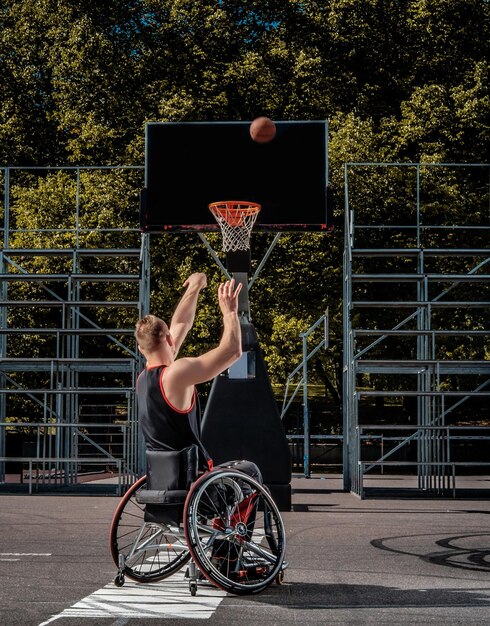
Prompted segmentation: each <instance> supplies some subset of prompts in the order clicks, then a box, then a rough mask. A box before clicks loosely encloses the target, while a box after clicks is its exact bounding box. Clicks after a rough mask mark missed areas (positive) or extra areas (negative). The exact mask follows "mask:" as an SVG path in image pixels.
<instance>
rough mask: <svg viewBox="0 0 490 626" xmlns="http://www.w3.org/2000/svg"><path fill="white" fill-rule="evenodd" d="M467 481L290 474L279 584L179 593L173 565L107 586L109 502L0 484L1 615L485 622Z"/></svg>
mask: <svg viewBox="0 0 490 626" xmlns="http://www.w3.org/2000/svg"><path fill="white" fill-rule="evenodd" d="M468 480H471V479H468ZM409 483H410V479H408V478H402V477H378V478H377V479H375V480H374V481H371V484H372V485H374V486H379V487H383V486H385V487H386V486H390V487H394V486H395V487H396V486H399V487H404V486H409ZM475 484H476V485H477V487H478V488H479V489H480V491H479V495H478V496H472V497H464V498H461V499H460V498H458V499H453V498H427V497H425V498H421V497H401V496H400V497H396V492H385V494H386V495H385V496H383V497H380V496H377V497H371V498H367V499H364V500H361V499H359V498H358V497H356V496H354V495H352V494H350V493H346V492H344V491H343V490H342V482H341V478H340V477H339V476H328V475H327V476H325V477H321V478H320V477H318V478H315V477H313V478H311V479H306V478H304V477H301V476H295V477H294V478H293V483H292V486H293V510H292V511H291V512H289V511H288V512H283V519H284V523H285V527H286V532H287V546H288V547H287V559H288V562H289V569H288V570H287V571H286V577H285V583H284V584H283V585H276V584H274V585H273V586H271V587H269V588H268V589H266V590H265V591H264V592H262V593H261V594H258V595H255V596H245V597H237V596H231V595H227V594H225V593H223V592H221V591H219V590H215V589H214V587H213V588H210V586H209V585H207V586H206V585H203V586H202V588H200V589H199V591H198V595H197V596H196V598H191V596H190V594H189V593H188V590H187V588H186V585H185V581H184V580H183V576H182V575H181V573H178V574H175V575H174V576H173V577H172V579H175V580H172V579H169V580H168V581H166V582H165V581H164V583H163V584H160V583H153V584H150V585H141V584H136V583H126V585H125V586H124V587H122V588H120V589H118V588H116V587H115V586H114V585H113V582H112V581H113V580H114V576H115V573H116V567H115V565H114V563H113V562H112V559H111V556H110V552H109V541H108V537H109V527H110V522H111V518H112V514H113V512H114V509H115V507H116V504H117V502H118V500H119V498H117V497H114V496H80V495H76V496H75V495H73V496H67V495H32V496H27V495H9V494H3V495H1V496H0V529H1V532H0V624H2V625H3V626H17V625H18V626H40V625H41V624H48V623H49V624H54V625H55V626H77V625H81V624H83V625H84V626H95V625H98V624H101V625H104V626H126V625H127V626H136V625H137V626H143V624H145V625H146V624H149V626H158V624H165V626H168V625H169V624H172V625H173V624H176V625H177V626H180V625H194V626H199V624H213V625H214V624H219V625H225V624H226V625H230V624H231V625H235V624H240V625H241V624H243V625H245V624H247V625H251V624H260V625H273V624H285V625H286V624H287V625H291V624H305V625H309V624H325V625H328V624H362V625H364V624H406V625H413V624H445V625H446V624H461V625H469V624H478V625H487V624H490V479H488V478H486V477H480V478H478V479H476V481H475ZM400 493H403V491H402V490H400ZM468 493H470V494H471V493H473V492H468ZM475 493H476V492H475Z"/></svg>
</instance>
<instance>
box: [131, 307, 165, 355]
mask: <svg viewBox="0 0 490 626" xmlns="http://www.w3.org/2000/svg"><path fill="white" fill-rule="evenodd" d="M168 332H169V330H168V326H167V324H165V322H164V321H163V320H161V319H160V318H159V317H156V315H145V317H142V318H141V319H140V320H138V322H137V323H136V330H135V331H134V336H135V337H136V341H137V342H138V345H139V346H140V348H141V349H142V350H143V351H144V352H155V350H157V349H158V346H159V345H160V344H161V343H162V341H163V339H164V338H165V337H166V336H167V335H168Z"/></svg>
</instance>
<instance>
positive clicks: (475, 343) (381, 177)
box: [343, 163, 490, 497]
mask: <svg viewBox="0 0 490 626" xmlns="http://www.w3.org/2000/svg"><path fill="white" fill-rule="evenodd" d="M489 231H490V221H489V167H488V165H480V164H464V165H463V164H461V165H460V164H412V163H386V164H383V163H349V164H346V166H345V252H344V380H343V384H344V405H343V408H344V486H345V489H346V490H350V491H352V492H353V493H355V494H357V495H359V496H361V497H364V496H366V495H369V489H367V487H366V484H367V483H366V477H367V478H369V476H367V475H368V474H373V473H378V474H379V473H382V472H383V471H385V472H386V471H391V472H402V473H403V472H405V473H412V474H414V475H416V478H417V489H418V490H423V491H425V492H427V493H430V494H434V495H447V494H450V495H453V496H456V495H457V490H456V479H457V476H458V475H459V474H460V473H464V472H468V470H470V471H473V472H475V473H482V471H485V470H486V469H487V467H488V465H489V463H488V460H487V459H488V453H486V452H484V448H483V446H482V448H481V450H480V451H479V452H478V448H477V445H476V444H477V443H478V442H480V441H482V440H483V441H484V440H488V439H490V426H488V424H489V423H490V419H489V418H490V415H489V414H488V396H489V395H490V384H489V383H490V361H489V360H488V358H489V357H488V334H489V329H488V307H489V305H490V297H489V295H490V293H489V287H490V275H489V272H488V268H489V262H490V254H489V250H488V236H489ZM381 441H383V444H384V446H382V445H380V442H381ZM463 443H464V446H465V447H466V450H469V449H471V455H470V457H468V455H465V454H464V452H463V450H462V447H461V446H462V444H463ZM388 444H389V445H388Z"/></svg>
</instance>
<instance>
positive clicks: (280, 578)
mask: <svg viewBox="0 0 490 626" xmlns="http://www.w3.org/2000/svg"><path fill="white" fill-rule="evenodd" d="M283 583H284V572H279V574H278V575H277V576H276V584H278V585H282V584H283Z"/></svg>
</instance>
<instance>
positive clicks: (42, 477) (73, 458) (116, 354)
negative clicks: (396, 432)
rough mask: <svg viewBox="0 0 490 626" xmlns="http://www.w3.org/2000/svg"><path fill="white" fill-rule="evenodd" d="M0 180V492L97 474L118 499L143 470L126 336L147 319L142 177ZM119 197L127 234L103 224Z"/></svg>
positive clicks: (134, 359)
mask: <svg viewBox="0 0 490 626" xmlns="http://www.w3.org/2000/svg"><path fill="white" fill-rule="evenodd" d="M0 175H1V178H2V190H1V192H0V193H2V200H3V228H2V239H3V246H2V249H1V250H0V277H1V294H0V295H1V301H0V379H1V387H0V489H1V488H2V486H3V487H8V488H11V487H12V485H17V484H23V483H26V484H27V488H28V490H29V493H32V492H33V490H39V489H54V488H58V487H63V488H67V487H69V488H71V489H73V490H76V489H77V488H80V487H81V485H82V484H83V483H84V475H85V474H89V475H91V476H92V478H94V477H97V474H100V475H101V476H103V475H105V476H106V477H107V476H109V480H108V481H107V485H109V486H108V489H109V490H111V489H115V491H116V493H120V492H121V491H122V489H123V488H124V486H125V485H127V484H130V483H131V482H132V481H133V480H134V477H135V475H138V474H140V473H141V471H142V470H143V469H144V467H143V466H144V459H143V457H142V455H141V450H140V443H139V440H140V438H139V437H138V427H137V418H136V407H135V395H134V385H135V380H136V377H137V374H138V372H139V371H140V368H141V366H142V361H141V358H140V357H139V355H138V351H137V349H136V344H135V340H134V336H133V330H134V322H135V321H136V319H137V318H138V317H140V316H141V315H143V314H145V313H147V312H148V310H149V264H150V260H149V240H148V235H141V233H140V231H139V228H138V224H137V219H138V215H139V211H138V206H137V198H138V194H137V192H138V190H139V189H140V188H141V187H142V186H143V168H142V167H60V168H38V167H36V168H20V167H10V168H2V169H0ZM95 189H98V190H99V191H100V190H102V191H104V190H105V192H106V193H105V195H104V194H103V193H102V194H100V193H99V194H93V193H92V192H93V191H94V190H95ZM118 191H120V193H121V195H123V196H124V197H125V198H130V199H133V200H132V202H133V204H134V206H131V205H129V206H128V208H127V214H128V215H129V216H130V217H129V218H127V217H125V218H122V219H121V223H122V224H124V223H126V224H128V223H129V224H130V225H129V226H121V227H117V226H113V224H114V222H116V221H117V217H116V216H115V215H112V216H110V215H109V211H110V209H111V208H112V207H111V203H112V202H113V201H112V198H111V194H112V193H114V194H115V195H117V193H118ZM94 197H96V198H97V197H98V198H99V200H98V201H94ZM105 203H107V206H105ZM106 210H107V213H105V211H106ZM104 216H105V217H104ZM134 216H136V217H134ZM126 220H127V221H126ZM94 354H96V355H100V356H96V357H94ZM7 442H9V450H8V451H7ZM7 452H8V454H7ZM110 477H112V478H113V480H112V482H111V480H110ZM91 484H94V485H95V484H97V482H96V481H94V482H92V483H91ZM111 484H112V485H113V487H110V485H111ZM85 488H86V484H85Z"/></svg>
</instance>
